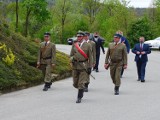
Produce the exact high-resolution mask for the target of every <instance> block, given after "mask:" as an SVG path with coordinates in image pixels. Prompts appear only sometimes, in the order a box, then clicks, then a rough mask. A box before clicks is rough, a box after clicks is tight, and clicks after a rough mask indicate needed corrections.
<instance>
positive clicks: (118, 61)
mask: <svg viewBox="0 0 160 120" xmlns="http://www.w3.org/2000/svg"><path fill="white" fill-rule="evenodd" d="M121 61H122V60H117V61H114V60H111V62H112V63H119V62H121Z"/></svg>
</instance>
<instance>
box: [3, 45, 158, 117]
mask: <svg viewBox="0 0 160 120" xmlns="http://www.w3.org/2000/svg"><path fill="white" fill-rule="evenodd" d="M70 47H71V46H64V45H57V49H58V50H60V51H64V52H66V53H69V52H70ZM104 59H105V55H103V54H101V59H100V67H99V70H100V72H99V73H95V72H92V74H93V75H94V76H95V77H96V80H91V84H90V86H89V92H88V93H85V95H84V98H83V101H82V103H81V104H76V103H75V101H76V97H77V90H76V89H74V88H73V87H72V78H68V79H64V80H62V81H58V82H55V83H53V86H52V88H51V89H50V90H49V91H47V92H43V91H42V88H43V85H40V86H36V87H32V88H28V89H24V90H21V91H17V92H12V93H8V94H4V95H1V96H0V120H159V119H160V72H159V71H160V52H159V51H153V52H152V53H151V54H150V55H149V62H148V64H147V69H146V82H145V83H141V82H138V81H137V72H136V66H135V62H134V61H133V59H134V55H133V54H132V53H130V54H129V62H128V63H129V65H128V69H127V70H125V72H124V77H123V78H122V85H121V87H120V95H119V96H115V95H114V92H113V88H114V86H113V84H112V82H111V78H110V75H109V71H106V70H105V69H104V68H103V64H104Z"/></svg>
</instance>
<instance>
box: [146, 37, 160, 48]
mask: <svg viewBox="0 0 160 120" xmlns="http://www.w3.org/2000/svg"><path fill="white" fill-rule="evenodd" d="M144 43H146V44H148V45H149V46H150V48H151V49H158V50H160V37H158V38H155V39H154V40H147V41H145V42H144Z"/></svg>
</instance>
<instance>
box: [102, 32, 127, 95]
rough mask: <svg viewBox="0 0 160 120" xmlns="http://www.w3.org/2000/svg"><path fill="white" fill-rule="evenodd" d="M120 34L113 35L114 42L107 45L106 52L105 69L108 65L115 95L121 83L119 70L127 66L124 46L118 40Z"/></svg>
mask: <svg viewBox="0 0 160 120" xmlns="http://www.w3.org/2000/svg"><path fill="white" fill-rule="evenodd" d="M120 38H121V35H120V34H115V35H114V43H111V44H110V45H109V47H108V51H107V54H106V59H105V64H104V67H105V69H108V68H109V66H110V75H111V78H112V81H113V83H114V85H115V88H114V91H115V95H119V87H120V84H121V79H120V75H121V70H122V67H123V68H124V69H126V68H127V51H126V46H125V45H124V44H123V43H121V41H120Z"/></svg>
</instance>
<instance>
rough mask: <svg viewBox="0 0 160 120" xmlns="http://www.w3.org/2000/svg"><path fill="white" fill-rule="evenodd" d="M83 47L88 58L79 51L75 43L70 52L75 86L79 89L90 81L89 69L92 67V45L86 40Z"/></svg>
mask: <svg viewBox="0 0 160 120" xmlns="http://www.w3.org/2000/svg"><path fill="white" fill-rule="evenodd" d="M81 49H82V50H83V51H84V52H85V53H86V55H87V56H88V59H86V58H85V57H84V56H83V55H81V54H80V53H79V52H78V50H77V48H76V47H75V46H74V44H73V45H72V49H71V52H70V57H71V62H72V69H73V86H74V87H75V88H78V89H84V87H85V83H87V82H88V73H87V69H88V68H91V67H92V52H91V45H90V44H88V43H87V42H84V43H83V44H82V46H81Z"/></svg>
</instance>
